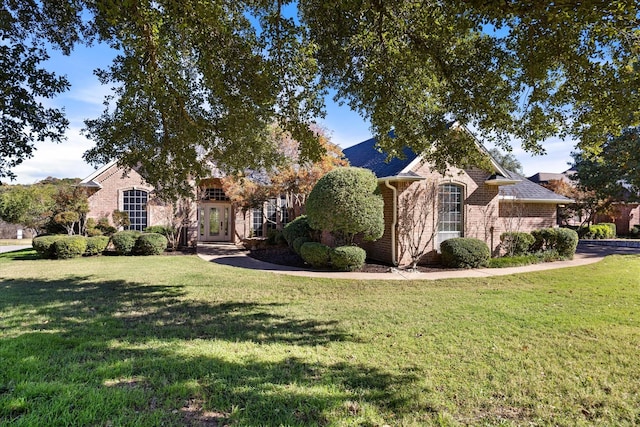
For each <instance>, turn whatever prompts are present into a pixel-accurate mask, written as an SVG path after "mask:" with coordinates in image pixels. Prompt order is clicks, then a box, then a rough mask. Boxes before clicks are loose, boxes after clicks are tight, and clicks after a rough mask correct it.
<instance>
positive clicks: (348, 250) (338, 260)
mask: <svg viewBox="0 0 640 427" xmlns="http://www.w3.org/2000/svg"><path fill="white" fill-rule="evenodd" d="M329 255H330V258H331V265H332V267H333V269H334V270H340V271H354V270H358V269H359V268H362V266H363V265H364V261H365V260H366V259H367V252H365V250H364V249H362V248H359V247H357V246H338V247H337V248H334V249H333V250H331V252H330V254H329Z"/></svg>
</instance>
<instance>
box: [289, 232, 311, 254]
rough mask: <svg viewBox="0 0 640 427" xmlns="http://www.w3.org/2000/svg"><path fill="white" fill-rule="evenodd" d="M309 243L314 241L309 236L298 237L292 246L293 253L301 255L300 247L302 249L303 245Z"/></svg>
mask: <svg viewBox="0 0 640 427" xmlns="http://www.w3.org/2000/svg"><path fill="white" fill-rule="evenodd" d="M307 242H313V240H311V238H310V237H307V236H300V237H296V239H295V240H294V241H293V245H292V247H293V251H294V252H295V253H297V254H298V255H300V247H302V245H304V244H305V243H307Z"/></svg>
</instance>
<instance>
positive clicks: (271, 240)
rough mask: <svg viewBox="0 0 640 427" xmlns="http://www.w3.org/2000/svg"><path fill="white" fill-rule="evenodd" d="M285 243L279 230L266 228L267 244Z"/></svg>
mask: <svg viewBox="0 0 640 427" xmlns="http://www.w3.org/2000/svg"><path fill="white" fill-rule="evenodd" d="M284 243H287V241H286V240H285V238H284V236H283V235H282V231H281V230H273V229H272V230H267V244H268V245H272V246H274V245H281V244H284Z"/></svg>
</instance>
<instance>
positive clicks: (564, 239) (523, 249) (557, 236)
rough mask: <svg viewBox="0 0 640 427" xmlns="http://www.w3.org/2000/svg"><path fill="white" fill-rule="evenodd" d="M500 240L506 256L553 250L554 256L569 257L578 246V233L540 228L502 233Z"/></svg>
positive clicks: (568, 230)
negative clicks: (526, 231)
mask: <svg viewBox="0 0 640 427" xmlns="http://www.w3.org/2000/svg"><path fill="white" fill-rule="evenodd" d="M607 228H608V227H607ZM608 229H609V228H608ZM500 241H501V244H502V249H503V250H504V251H505V254H506V256H510V257H518V256H524V255H527V254H531V253H537V252H554V253H556V257H559V258H563V259H566V258H569V259H571V258H573V255H574V254H575V252H576V247H577V246H578V233H576V232H575V231H574V230H571V229H569V228H542V229H540V230H534V231H532V232H531V233H522V232H507V233H502V234H501V235H500Z"/></svg>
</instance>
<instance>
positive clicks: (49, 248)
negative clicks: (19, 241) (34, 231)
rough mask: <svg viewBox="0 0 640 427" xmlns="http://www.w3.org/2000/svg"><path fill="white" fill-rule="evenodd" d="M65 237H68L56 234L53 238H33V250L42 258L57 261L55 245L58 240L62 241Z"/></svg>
mask: <svg viewBox="0 0 640 427" xmlns="http://www.w3.org/2000/svg"><path fill="white" fill-rule="evenodd" d="M63 237H66V236H64V235H61V234H56V235H53V236H37V237H34V238H33V240H32V242H31V246H33V249H35V251H36V252H37V253H38V255H40V257H42V258H47V259H55V257H56V252H55V247H54V246H53V244H54V243H55V242H56V240H59V239H62V238H63Z"/></svg>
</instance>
